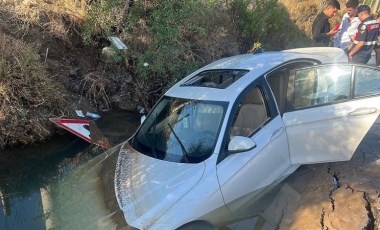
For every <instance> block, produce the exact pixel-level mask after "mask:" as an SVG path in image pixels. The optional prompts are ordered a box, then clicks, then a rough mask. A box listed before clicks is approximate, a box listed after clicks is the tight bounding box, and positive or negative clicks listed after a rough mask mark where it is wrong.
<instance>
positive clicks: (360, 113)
mask: <svg viewBox="0 0 380 230" xmlns="http://www.w3.org/2000/svg"><path fill="white" fill-rule="evenodd" d="M376 111H377V109H376V108H358V109H355V110H354V111H352V112H349V113H348V116H363V115H367V114H371V113H376Z"/></svg>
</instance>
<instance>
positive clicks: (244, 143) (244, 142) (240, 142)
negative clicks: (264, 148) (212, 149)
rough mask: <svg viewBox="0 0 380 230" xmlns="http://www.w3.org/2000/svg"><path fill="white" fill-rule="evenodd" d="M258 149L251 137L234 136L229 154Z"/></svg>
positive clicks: (229, 146) (229, 147) (229, 145)
mask: <svg viewBox="0 0 380 230" xmlns="http://www.w3.org/2000/svg"><path fill="white" fill-rule="evenodd" d="M255 147H256V143H255V142H254V141H253V140H252V139H251V138H249V137H243V136H234V137H233V138H232V139H231V141H230V143H228V151H229V152H242V151H248V150H251V149H253V148H255Z"/></svg>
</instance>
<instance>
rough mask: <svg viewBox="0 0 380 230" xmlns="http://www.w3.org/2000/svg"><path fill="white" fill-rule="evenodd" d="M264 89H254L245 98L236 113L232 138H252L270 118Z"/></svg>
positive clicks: (231, 130) (231, 132) (231, 131)
mask: <svg viewBox="0 0 380 230" xmlns="http://www.w3.org/2000/svg"><path fill="white" fill-rule="evenodd" d="M262 92H263V91H262V89H260V88H259V87H254V88H252V89H251V90H249V92H248V93H247V94H246V95H245V96H244V97H243V99H242V100H241V101H240V103H239V105H238V108H237V109H236V111H235V113H234V120H233V123H232V127H231V129H230V137H233V136H246V137H248V136H251V135H252V134H253V133H254V132H255V131H256V130H257V129H258V128H260V127H261V126H262V125H263V124H264V123H265V122H266V121H267V120H268V118H269V110H268V109H267V107H266V103H265V101H264V97H263V93H262Z"/></svg>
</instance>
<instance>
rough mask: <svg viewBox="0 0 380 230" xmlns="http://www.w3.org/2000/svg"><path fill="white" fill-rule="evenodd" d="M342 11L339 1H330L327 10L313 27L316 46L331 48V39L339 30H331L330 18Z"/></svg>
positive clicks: (318, 17)
mask: <svg viewBox="0 0 380 230" xmlns="http://www.w3.org/2000/svg"><path fill="white" fill-rule="evenodd" d="M338 10H340V4H339V2H338V1H337V0H329V1H328V2H327V5H326V7H325V9H324V10H323V11H322V12H320V13H319V14H318V15H317V17H316V18H315V19H314V22H313V25H312V27H311V29H312V33H313V40H314V44H315V45H316V46H329V44H330V37H332V36H334V35H335V34H336V33H337V32H338V30H336V29H332V30H331V29H330V22H329V18H332V17H333V16H334V15H335V14H336V12H338Z"/></svg>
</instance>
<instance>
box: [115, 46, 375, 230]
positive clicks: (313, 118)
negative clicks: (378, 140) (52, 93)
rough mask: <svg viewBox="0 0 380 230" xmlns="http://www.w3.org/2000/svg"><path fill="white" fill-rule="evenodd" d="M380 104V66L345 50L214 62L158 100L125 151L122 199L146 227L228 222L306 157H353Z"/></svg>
mask: <svg viewBox="0 0 380 230" xmlns="http://www.w3.org/2000/svg"><path fill="white" fill-rule="evenodd" d="M379 113H380V69H378V68H376V67H372V66H366V65H356V64H352V63H347V57H346V55H345V54H344V52H343V51H342V50H341V49H336V48H304V49H293V50H285V51H280V52H267V53H261V54H245V55H239V56H234V57H230V58H225V59H222V60H219V61H216V62H214V63H212V64H209V65H207V66H205V67H203V68H201V69H200V70H198V71H196V72H194V73H192V74H190V75H189V76H187V77H185V78H184V79H182V80H181V81H180V82H178V83H177V84H176V85H174V86H173V87H172V88H170V89H169V90H168V91H167V92H166V93H165V95H164V96H163V97H162V98H161V99H160V100H159V101H158V102H157V104H156V105H155V107H154V108H153V109H152V110H151V112H150V113H149V115H148V116H147V118H146V119H145V120H144V122H143V123H142V125H141V126H140V128H139V129H138V130H137V132H136V133H135V134H134V135H133V136H132V137H131V138H130V139H129V140H128V141H126V142H125V143H124V144H123V145H122V147H121V150H120V152H119V157H118V161H117V165H116V172H115V190H116V197H117V200H118V204H119V206H120V208H121V210H122V211H123V213H124V217H125V220H126V222H127V223H128V224H129V225H131V226H133V227H135V228H138V229H177V228H178V229H187V228H188V229H191V228H192V227H193V226H205V227H207V226H218V225H219V224H220V223H228V221H229V219H230V217H232V216H233V213H234V212H235V211H236V210H238V209H239V208H240V207H241V206H243V205H245V204H246V203H247V202H252V201H254V200H257V199H258V198H260V196H262V194H265V191H267V190H268V189H270V188H272V187H273V186H275V185H276V184H278V183H279V182H280V181H282V180H283V179H284V178H286V177H287V176H288V175H290V174H291V173H293V172H294V171H295V170H296V169H297V168H298V167H299V166H300V165H301V164H313V163H320V162H334V161H346V160H349V159H350V158H351V156H352V155H353V153H354V151H355V149H356V148H357V146H358V145H359V143H360V142H361V140H362V138H363V137H364V136H365V134H366V133H367V131H368V130H369V129H370V127H371V126H372V124H373V123H374V121H375V120H376V119H377V117H378V116H379Z"/></svg>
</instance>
